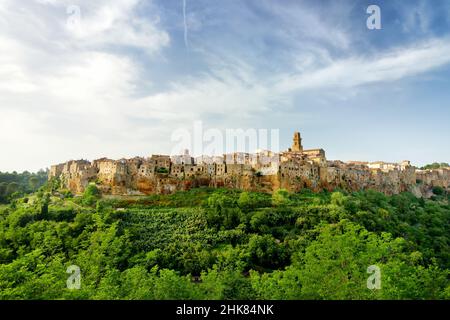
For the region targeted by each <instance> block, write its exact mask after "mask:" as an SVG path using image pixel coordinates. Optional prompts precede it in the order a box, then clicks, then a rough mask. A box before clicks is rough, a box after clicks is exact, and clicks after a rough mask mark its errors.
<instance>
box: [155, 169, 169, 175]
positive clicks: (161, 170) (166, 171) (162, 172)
mask: <svg viewBox="0 0 450 320" xmlns="http://www.w3.org/2000/svg"><path fill="white" fill-rule="evenodd" d="M155 171H156V173H161V174H167V173H169V169H167V168H164V167H159V168H156V170H155Z"/></svg>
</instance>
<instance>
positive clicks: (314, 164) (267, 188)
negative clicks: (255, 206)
mask: <svg viewBox="0 0 450 320" xmlns="http://www.w3.org/2000/svg"><path fill="white" fill-rule="evenodd" d="M49 179H50V180H58V181H59V182H60V183H61V187H62V188H65V189H68V190H70V191H71V192H73V193H75V194H80V193H82V192H83V191H84V190H85V188H86V187H87V186H88V185H89V183H96V184H97V186H98V187H99V189H100V190H101V191H102V193H103V194H111V195H146V194H155V193H157V194H165V193H173V192H175V191H179V190H188V189H191V188H196V187H201V186H208V187H226V188H236V189H242V190H248V191H261V192H273V191H274V190H277V189H280V188H283V189H287V190H289V191H292V192H297V191H299V190H301V189H303V188H309V189H311V190H314V191H321V190H323V189H326V190H330V191H331V190H334V189H336V188H341V189H344V190H347V191H358V190H367V189H373V190H377V191H380V192H383V193H385V194H398V193H400V192H403V191H410V192H413V193H414V194H415V195H416V196H418V197H420V196H425V197H427V196H429V195H430V190H431V189H432V188H433V187H442V188H444V189H447V188H448V187H449V181H450V168H441V169H434V170H419V169H417V168H416V167H414V166H412V165H411V163H410V162H409V161H402V162H400V163H386V162H371V163H369V162H361V161H349V162H342V161H331V160H327V159H326V156H325V151H324V150H323V149H311V150H305V149H304V148H303V146H302V138H301V136H300V133H299V132H295V133H294V137H293V143H292V147H291V148H289V149H288V150H286V151H285V152H281V153H274V152H271V151H259V152H257V153H254V154H251V153H242V152H236V153H231V154H225V155H223V156H221V157H217V156H216V157H213V156H200V157H197V158H194V157H192V156H190V155H189V153H188V152H187V151H186V152H185V153H184V154H183V155H178V156H169V155H152V156H151V157H149V158H143V157H136V158H132V159H121V160H111V159H107V158H102V159H98V160H94V161H93V162H89V161H86V160H76V161H74V160H72V161H69V162H67V163H63V164H58V165H54V166H52V167H51V169H50V173H49Z"/></svg>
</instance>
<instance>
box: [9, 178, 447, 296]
mask: <svg viewBox="0 0 450 320" xmlns="http://www.w3.org/2000/svg"><path fill="white" fill-rule="evenodd" d="M54 188H55V185H54V184H53V185H52V184H49V185H47V186H44V187H41V188H40V189H39V191H37V192H35V193H34V194H31V195H28V196H25V197H21V198H16V199H14V200H12V201H11V203H10V204H7V205H6V204H5V205H0V299H450V282H449V276H450V274H449V271H450V251H449V245H450V232H449V231H450V206H449V195H448V194H447V193H446V192H441V191H442V190H440V191H439V192H438V193H439V194H437V195H436V196H435V197H433V198H432V199H429V200H427V199H418V198H416V197H414V196H413V195H412V194H410V193H403V194H400V195H394V196H385V195H384V194H381V193H377V192H374V191H365V192H356V193H351V194H348V193H345V192H343V191H335V192H332V193H330V192H322V193H312V192H311V191H309V190H307V189H305V190H303V191H302V192H300V193H295V194H292V193H288V192H287V191H285V190H278V191H277V192H275V193H274V194H273V195H271V194H263V193H252V192H241V191H238V190H225V189H208V188H200V189H193V190H191V191H186V192H179V193H176V194H172V195H152V196H145V197H122V198H114V197H106V196H105V197H102V196H101V195H100V194H99V191H98V189H97V188H96V187H95V185H90V186H89V187H88V188H87V190H86V192H85V193H84V195H82V196H80V197H73V196H72V195H71V194H70V192H67V191H65V192H64V191H57V190H52V189H54ZM73 265H74V266H77V267H78V268H79V270H80V278H79V279H80V284H81V285H80V287H79V289H73V288H72V289H69V288H68V287H67V283H68V278H69V277H70V276H71V274H70V273H67V271H68V267H69V266H73ZM369 266H377V267H378V268H379V270H380V276H381V278H380V281H381V288H379V289H368V286H367V279H368V277H369V276H370V275H371V274H370V273H368V267H369ZM69 270H70V268H69Z"/></svg>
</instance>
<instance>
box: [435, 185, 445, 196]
mask: <svg viewBox="0 0 450 320" xmlns="http://www.w3.org/2000/svg"><path fill="white" fill-rule="evenodd" d="M433 193H434V194H435V195H437V196H442V195H444V194H445V189H444V188H442V187H438V186H436V187H433Z"/></svg>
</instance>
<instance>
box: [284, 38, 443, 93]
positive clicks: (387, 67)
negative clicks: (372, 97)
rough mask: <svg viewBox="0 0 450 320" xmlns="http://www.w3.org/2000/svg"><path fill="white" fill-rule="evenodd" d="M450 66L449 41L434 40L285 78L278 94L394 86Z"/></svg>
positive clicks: (348, 60) (333, 63) (352, 59)
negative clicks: (380, 85) (370, 86)
mask: <svg viewBox="0 0 450 320" xmlns="http://www.w3.org/2000/svg"><path fill="white" fill-rule="evenodd" d="M449 62H450V42H449V40H434V41H429V42H427V43H424V44H421V45H416V46H414V47H411V48H400V49H397V50H393V51H391V52H388V53H385V52H383V53H381V54H379V55H375V56H365V57H357V56H356V57H350V58H347V59H342V60H336V61H333V62H331V63H329V64H328V65H327V66H325V67H320V68H318V69H315V70H310V71H307V72H300V73H294V74H290V75H287V76H285V77H282V79H281V80H280V83H278V84H277V85H276V89H277V91H280V92H289V91H295V90H313V89H322V88H331V89H333V88H335V89H340V88H353V87H358V86H362V85H365V84H371V83H383V82H391V81H396V80H400V79H404V78H407V77H410V76H414V75H418V74H421V73H424V72H428V71H431V70H433V69H435V68H437V67H440V66H443V65H445V64H448V63H449Z"/></svg>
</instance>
